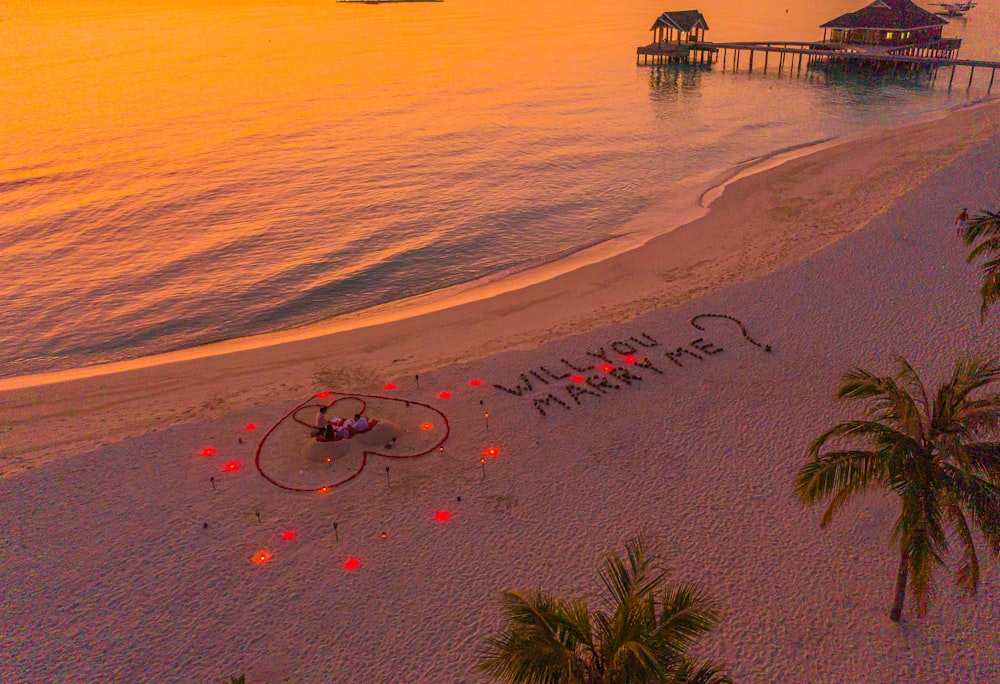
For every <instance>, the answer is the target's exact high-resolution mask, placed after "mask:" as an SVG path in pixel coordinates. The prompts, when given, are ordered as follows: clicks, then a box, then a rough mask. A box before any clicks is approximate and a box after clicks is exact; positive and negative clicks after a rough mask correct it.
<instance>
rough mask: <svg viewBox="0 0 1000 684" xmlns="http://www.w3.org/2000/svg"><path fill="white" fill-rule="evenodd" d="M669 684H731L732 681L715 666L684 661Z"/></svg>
mask: <svg viewBox="0 0 1000 684" xmlns="http://www.w3.org/2000/svg"><path fill="white" fill-rule="evenodd" d="M671 684H733V680H732V679H730V678H729V677H728V676H726V675H724V674H723V673H722V669H721V668H719V667H716V666H715V665H710V664H707V663H696V662H694V661H691V660H685V661H684V662H683V663H681V665H680V667H678V668H677V672H676V674H675V675H674V677H673V679H672V680H671Z"/></svg>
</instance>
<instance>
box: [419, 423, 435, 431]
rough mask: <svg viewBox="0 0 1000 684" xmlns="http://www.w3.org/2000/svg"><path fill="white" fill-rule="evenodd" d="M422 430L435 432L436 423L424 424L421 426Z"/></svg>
mask: <svg viewBox="0 0 1000 684" xmlns="http://www.w3.org/2000/svg"><path fill="white" fill-rule="evenodd" d="M420 429H421V430H433V429H434V423H424V424H423V425H421V426H420Z"/></svg>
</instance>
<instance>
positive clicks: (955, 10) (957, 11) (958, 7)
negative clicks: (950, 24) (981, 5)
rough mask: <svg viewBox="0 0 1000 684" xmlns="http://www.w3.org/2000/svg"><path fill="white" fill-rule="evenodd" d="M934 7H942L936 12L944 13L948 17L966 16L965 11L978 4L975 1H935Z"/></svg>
mask: <svg viewBox="0 0 1000 684" xmlns="http://www.w3.org/2000/svg"><path fill="white" fill-rule="evenodd" d="M931 5H932V6H933V7H940V8H941V9H939V10H938V11H937V12H935V13H934V14H942V15H944V16H946V17H964V16H965V13H966V12H968V11H969V10H970V9H972V8H973V7H975V6H976V3H975V2H972V0H969V2H935V3H931Z"/></svg>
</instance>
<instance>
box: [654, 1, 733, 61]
mask: <svg viewBox="0 0 1000 684" xmlns="http://www.w3.org/2000/svg"><path fill="white" fill-rule="evenodd" d="M649 30H650V31H652V32H653V42H652V43H650V44H649V45H643V46H641V47H639V48H637V49H636V64H638V63H639V62H640V60H642V63H643V64H649V63H650V62H651V63H653V64H665V63H667V62H688V61H690V57H691V53H692V52H693V51H694V52H696V53H697V54H696V55H695V57H696V58H699V59H700V60H705V59H706V58H707V59H708V61H709V62H711V60H712V57H713V56H714V55H715V53H716V52H718V50H716V49H715V48H713V47H708V46H706V45H704V42H705V31H707V30H708V22H707V21H705V15H704V14H702V13H701V12H699V11H698V10H680V11H675V12H664V13H663V14H661V15H660V16H658V17H657V18H656V21H654V22H653V26H652V28H650V29H649Z"/></svg>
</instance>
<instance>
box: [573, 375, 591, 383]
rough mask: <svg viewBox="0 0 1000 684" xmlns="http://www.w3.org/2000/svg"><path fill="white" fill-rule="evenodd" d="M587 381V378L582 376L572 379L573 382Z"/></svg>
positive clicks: (575, 376)
mask: <svg viewBox="0 0 1000 684" xmlns="http://www.w3.org/2000/svg"><path fill="white" fill-rule="evenodd" d="M586 379H587V378H585V377H583V376H582V375H574V376H573V377H572V378H570V380H572V381H573V382H583V381H584V380H586Z"/></svg>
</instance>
